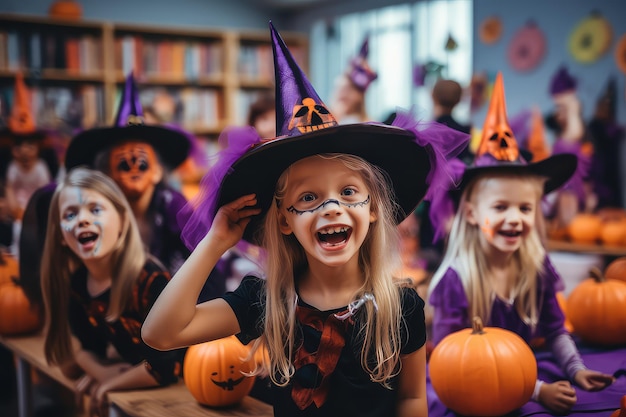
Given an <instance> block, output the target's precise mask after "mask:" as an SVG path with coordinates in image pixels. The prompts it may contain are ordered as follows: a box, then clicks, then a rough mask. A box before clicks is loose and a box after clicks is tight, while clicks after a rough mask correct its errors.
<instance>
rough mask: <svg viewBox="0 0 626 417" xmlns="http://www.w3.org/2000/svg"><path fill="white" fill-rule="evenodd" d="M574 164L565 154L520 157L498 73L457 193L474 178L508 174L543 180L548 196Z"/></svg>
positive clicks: (566, 175)
mask: <svg viewBox="0 0 626 417" xmlns="http://www.w3.org/2000/svg"><path fill="white" fill-rule="evenodd" d="M577 162H578V160H577V158H576V156H575V155H573V154H567V153H563V154H558V155H552V156H550V157H548V158H546V159H543V160H541V161H533V162H528V161H526V160H525V159H524V158H523V157H522V156H521V155H520V151H519V146H518V144H517V139H516V138H515V135H513V130H512V129H511V127H510V126H509V122H508V119H507V115H506V99H505V96H504V81H503V80H502V74H501V73H498V75H497V77H496V82H495V84H494V87H493V93H492V95H491V102H490V104H489V110H488V112H487V116H486V117H485V124H484V126H483V133H482V139H481V142H480V145H479V146H478V151H477V152H476V156H475V158H474V161H473V162H472V164H471V165H470V166H469V167H467V168H466V169H465V172H464V173H463V178H462V180H461V185H460V186H459V189H463V188H464V187H465V186H466V185H467V184H468V183H469V182H470V181H471V180H472V179H473V178H476V176H478V175H493V174H497V173H502V172H508V173H512V174H517V175H534V176H539V177H545V178H546V182H545V184H544V192H545V193H548V192H550V191H553V190H555V189H557V188H559V187H560V186H562V185H563V184H565V183H566V182H567V180H569V178H570V177H571V176H572V175H573V174H574V172H575V171H576V166H577Z"/></svg>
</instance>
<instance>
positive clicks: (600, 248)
mask: <svg viewBox="0 0 626 417" xmlns="http://www.w3.org/2000/svg"><path fill="white" fill-rule="evenodd" d="M547 249H548V250H549V251H557V252H574V253H588V254H593V255H604V256H626V246H604V245H598V244H595V243H574V242H570V241H567V240H548V243H547Z"/></svg>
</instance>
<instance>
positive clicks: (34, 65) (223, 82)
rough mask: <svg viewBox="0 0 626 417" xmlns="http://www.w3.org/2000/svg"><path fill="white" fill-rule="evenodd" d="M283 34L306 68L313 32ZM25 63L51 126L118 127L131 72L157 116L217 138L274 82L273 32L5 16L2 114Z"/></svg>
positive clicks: (43, 121)
mask: <svg viewBox="0 0 626 417" xmlns="http://www.w3.org/2000/svg"><path fill="white" fill-rule="evenodd" d="M281 35H282V36H283V38H284V40H285V42H286V43H287V44H288V45H289V47H290V49H291V50H292V53H293V54H294V56H295V57H296V59H297V60H298V62H299V64H300V65H301V67H302V68H303V69H304V70H305V71H306V69H307V68H308V61H307V55H308V39H307V37H306V36H305V35H303V34H299V33H281ZM18 69H19V70H22V72H23V73H24V76H25V79H26V81H27V84H28V85H29V87H31V89H32V90H33V108H34V110H35V111H36V112H35V113H34V114H36V115H37V120H38V124H40V125H41V127H49V128H54V127H58V125H59V124H70V126H71V127H72V128H90V127H94V126H101V125H109V124H111V123H112V120H113V117H114V115H115V110H116V109H117V106H118V102H119V97H120V94H121V88H122V86H123V82H124V78H125V75H126V74H127V72H128V71H130V70H131V69H133V70H134V72H135V77H136V80H137V83H138V86H139V91H140V99H141V101H142V105H143V106H144V111H147V117H146V118H147V119H148V120H149V121H151V120H152V121H158V122H167V123H175V124H178V125H180V126H182V127H183V128H185V129H186V130H189V131H190V132H192V133H194V134H196V135H198V136H206V137H208V138H215V137H216V136H217V135H218V134H219V132H220V131H221V130H222V129H223V128H224V127H226V126H228V125H241V124H243V123H245V119H246V115H247V109H248V106H249V104H250V102H251V101H252V100H254V98H256V96H257V95H258V94H259V93H260V92H265V91H271V90H272V89H273V86H274V80H273V78H274V77H273V73H274V72H273V60H272V51H271V43H270V36H269V30H268V31H262V30H259V31H249V30H248V31H236V30H215V29H207V28H177V27H167V26H166V27H163V26H150V25H134V24H121V23H113V22H104V21H86V20H85V21H83V20H80V21H65V20H58V19H52V18H48V17H38V16H27V15H17V14H0V117H5V116H6V115H7V114H8V112H10V103H11V95H12V88H13V82H14V81H13V79H14V76H15V73H16V71H17V70H18ZM3 121H4V119H0V124H1V123H2V122H3Z"/></svg>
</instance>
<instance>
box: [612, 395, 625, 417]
mask: <svg viewBox="0 0 626 417" xmlns="http://www.w3.org/2000/svg"><path fill="white" fill-rule="evenodd" d="M610 417H626V395H624V396H623V397H622V399H621V400H620V402H619V409H617V410H615V411H614V412H613V413H612V414H611V416H610Z"/></svg>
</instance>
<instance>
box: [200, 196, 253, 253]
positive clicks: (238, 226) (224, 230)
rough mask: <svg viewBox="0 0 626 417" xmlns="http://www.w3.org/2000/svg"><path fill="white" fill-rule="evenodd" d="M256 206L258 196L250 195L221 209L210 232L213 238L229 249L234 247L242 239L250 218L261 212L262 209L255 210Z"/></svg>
mask: <svg viewBox="0 0 626 417" xmlns="http://www.w3.org/2000/svg"><path fill="white" fill-rule="evenodd" d="M256 204H257V199H256V195H254V194H248V195H245V196H243V197H239V198H238V199H236V200H234V201H232V202H230V203H228V204H225V205H223V206H222V207H220V209H219V210H218V211H217V214H216V215H215V218H214V219H213V224H212V225H211V230H210V231H209V235H210V236H211V238H212V239H215V241H216V242H220V244H224V245H228V247H229V248H230V247H232V246H234V245H235V244H236V243H237V242H239V240H240V239H241V238H242V236H243V232H244V230H245V229H246V226H247V225H248V223H250V218H251V217H252V216H255V215H257V214H259V213H260V212H261V209H260V208H253V207H254V206H255V205H256Z"/></svg>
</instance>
